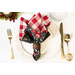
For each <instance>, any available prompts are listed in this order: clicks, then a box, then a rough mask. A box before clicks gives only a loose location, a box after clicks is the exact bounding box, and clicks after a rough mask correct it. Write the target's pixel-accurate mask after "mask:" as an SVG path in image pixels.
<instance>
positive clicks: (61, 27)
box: [60, 23, 65, 59]
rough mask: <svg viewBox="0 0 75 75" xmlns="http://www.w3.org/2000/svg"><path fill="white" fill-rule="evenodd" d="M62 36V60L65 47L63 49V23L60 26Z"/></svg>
mask: <svg viewBox="0 0 75 75" xmlns="http://www.w3.org/2000/svg"><path fill="white" fill-rule="evenodd" d="M60 35H61V58H62V59H64V57H65V55H64V47H63V23H61V24H60Z"/></svg>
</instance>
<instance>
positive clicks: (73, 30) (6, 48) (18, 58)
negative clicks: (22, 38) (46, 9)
mask: <svg viewBox="0 0 75 75" xmlns="http://www.w3.org/2000/svg"><path fill="white" fill-rule="evenodd" d="M26 14H29V13H22V15H20V16H19V18H18V19H17V20H16V21H15V22H14V23H13V22H10V21H5V20H0V63H1V62H2V63H13V62H15V63H16V62H17V63H20V62H27V59H26V58H25V57H24V56H23V55H22V54H21V53H20V52H19V51H18V50H17V46H16V45H15V37H14V36H16V34H18V31H19V25H20V17H21V16H24V15H26ZM32 14H34V13H32ZM31 16H32V15H31ZM31 16H27V18H30V17H31ZM25 17H26V16H25ZM62 22H63V24H64V28H63V29H64V35H65V34H66V33H69V34H71V41H70V43H69V47H70V52H71V53H72V54H73V60H72V61H71V62H75V59H74V57H75V46H74V43H75V39H74V38H75V25H74V24H75V13H68V15H67V17H66V19H65V20H63V21H62ZM53 23H54V24H56V25H57V27H58V28H59V26H60V22H55V21H53ZM8 28H11V30H12V34H13V39H12V46H13V51H14V56H15V59H14V60H11V59H10V44H9V40H8V37H7V29H8ZM55 38H56V37H55ZM59 39H60V38H59ZM54 40H56V39H54ZM52 42H53V41H52ZM52 46H53V47H55V46H56V47H55V48H57V46H59V45H58V44H57V42H56V43H55V44H54V45H52ZM64 47H65V48H64V49H65V51H66V43H65V42H64ZM58 50H59V53H58V54H57V55H56V56H55V57H54V58H53V59H50V60H48V61H45V62H53V63H56V62H68V61H66V60H61V53H60V46H59V49H58ZM31 62H35V61H31ZM38 62H39V61H38ZM43 62H44V61H43Z"/></svg>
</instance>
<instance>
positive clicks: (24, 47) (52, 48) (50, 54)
mask: <svg viewBox="0 0 75 75" xmlns="http://www.w3.org/2000/svg"><path fill="white" fill-rule="evenodd" d="M27 14H28V16H29V13H26V14H24V16H27ZM32 14H33V13H32ZM24 16H23V15H22V17H24ZM30 16H31V13H30ZM48 31H49V32H50V34H51V35H50V36H49V37H48V38H47V39H46V40H45V41H44V42H43V43H41V57H40V59H39V60H38V61H48V60H50V59H52V58H54V57H56V55H57V54H58V53H59V46H60V34H59V29H58V27H57V26H56V25H55V24H54V23H53V22H51V25H50V27H49V30H48ZM18 33H19V32H18ZM15 41H16V46H17V49H18V51H19V52H20V54H22V55H23V56H24V57H25V60H27V61H34V59H33V57H32V54H33V48H32V44H29V43H26V42H21V41H20V40H19V35H18V34H16V36H15Z"/></svg>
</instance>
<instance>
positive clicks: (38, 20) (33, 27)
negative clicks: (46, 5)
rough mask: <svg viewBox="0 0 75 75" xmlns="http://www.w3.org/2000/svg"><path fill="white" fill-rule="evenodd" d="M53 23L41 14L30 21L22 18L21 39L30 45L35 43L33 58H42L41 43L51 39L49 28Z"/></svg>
mask: <svg viewBox="0 0 75 75" xmlns="http://www.w3.org/2000/svg"><path fill="white" fill-rule="evenodd" d="M24 22H25V25H24V24H23V23H24ZM50 23H51V21H50V20H49V18H48V17H47V15H46V16H44V17H42V15H41V13H38V14H36V15H35V14H34V15H33V17H32V18H31V19H30V20H26V19H24V18H23V17H21V20H20V30H19V39H20V40H21V41H25V42H28V43H33V49H34V51H33V58H34V59H35V60H38V59H39V58H40V48H41V46H40V43H42V42H43V41H44V40H46V39H47V37H49V35H50V33H49V32H48V27H49V25H50Z"/></svg>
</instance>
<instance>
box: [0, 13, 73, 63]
mask: <svg viewBox="0 0 75 75" xmlns="http://www.w3.org/2000/svg"><path fill="white" fill-rule="evenodd" d="M0 14H1V16H2V17H1V19H2V18H5V20H6V21H8V20H9V21H12V22H13V23H14V25H16V24H17V25H18V26H15V27H16V28H15V29H14V27H13V29H12V28H8V27H7V31H6V32H7V37H8V41H9V44H10V45H9V47H10V58H11V60H14V59H15V60H16V58H15V57H16V56H15V53H14V52H15V51H14V50H13V47H14V46H13V45H12V42H13V40H14V44H15V46H16V50H17V51H18V52H19V54H20V55H21V56H24V60H26V61H28V62H30V61H31V62H35V61H37V62H45V61H51V60H52V59H54V58H55V57H58V55H60V53H61V55H60V57H61V60H64V59H65V60H67V61H72V60H73V57H74V56H73V54H72V53H71V52H70V49H69V42H70V41H71V35H70V34H68V33H67V34H65V35H64V28H63V26H64V23H63V20H64V19H65V18H66V17H67V15H68V14H67V13H54V12H53V13H52V12H46V13H43V12H38V13H34V12H25V13H24V12H23V13H22V12H10V13H3V12H1V13H0ZM10 15H12V16H10ZM6 16H7V17H6ZM15 16H16V17H15ZM16 21H17V22H18V23H17V22H16ZM15 22H16V23H15ZM57 22H58V23H59V26H58V25H57ZM12 33H14V34H12ZM12 38H13V40H12ZM64 42H65V43H66V47H67V50H65V49H64V47H65V46H64ZM65 60H64V61H65Z"/></svg>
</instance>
